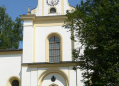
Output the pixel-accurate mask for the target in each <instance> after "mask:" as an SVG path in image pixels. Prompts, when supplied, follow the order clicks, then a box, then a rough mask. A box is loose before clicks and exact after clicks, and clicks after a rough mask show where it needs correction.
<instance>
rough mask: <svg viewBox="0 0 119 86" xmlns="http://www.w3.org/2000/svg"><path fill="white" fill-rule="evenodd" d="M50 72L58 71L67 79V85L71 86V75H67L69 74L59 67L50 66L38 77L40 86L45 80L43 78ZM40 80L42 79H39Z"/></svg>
mask: <svg viewBox="0 0 119 86" xmlns="http://www.w3.org/2000/svg"><path fill="white" fill-rule="evenodd" d="M50 73H58V74H60V75H61V76H62V77H63V78H64V80H65V83H66V86H69V77H68V76H67V74H66V73H65V72H64V71H62V70H61V69H59V68H49V69H47V70H45V71H43V72H42V73H41V74H40V76H39V77H38V86H42V82H43V79H44V78H45V77H46V76H47V75H48V74H50ZM39 80H40V81H39Z"/></svg>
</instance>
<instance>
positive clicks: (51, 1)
mask: <svg viewBox="0 0 119 86" xmlns="http://www.w3.org/2000/svg"><path fill="white" fill-rule="evenodd" d="M46 3H47V4H48V5H49V6H55V5H57V4H58V3H59V0H46Z"/></svg>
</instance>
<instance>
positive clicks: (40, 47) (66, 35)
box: [35, 26, 72, 62]
mask: <svg viewBox="0 0 119 86" xmlns="http://www.w3.org/2000/svg"><path fill="white" fill-rule="evenodd" d="M68 31H69V29H64V28H63V27H62V26H49V27H36V28H35V62H45V53H46V52H45V47H46V45H45V40H46V37H47V36H48V35H49V34H50V33H59V34H60V35H61V36H62V39H63V47H62V48H63V49H62V50H63V61H72V56H71V39H70V32H68ZM47 59H49V57H47Z"/></svg>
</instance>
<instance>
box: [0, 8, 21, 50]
mask: <svg viewBox="0 0 119 86" xmlns="http://www.w3.org/2000/svg"><path fill="white" fill-rule="evenodd" d="M20 41H22V23H21V19H20V18H19V17H17V18H16V20H15V21H13V20H12V18H11V17H9V15H8V14H7V13H6V8H5V7H4V6H2V7H0V49H18V48H19V42H20Z"/></svg>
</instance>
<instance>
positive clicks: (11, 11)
mask: <svg viewBox="0 0 119 86" xmlns="http://www.w3.org/2000/svg"><path fill="white" fill-rule="evenodd" d="M84 1H85V0H84ZM68 2H69V4H70V5H71V6H74V7H75V6H76V4H80V2H81V0H68ZM37 4H38V0H0V6H3V5H4V6H5V7H6V9H7V10H6V13H8V15H9V16H10V17H11V18H12V19H13V20H15V19H16V17H20V16H19V15H23V14H27V10H28V6H29V5H30V8H31V10H32V9H34V8H35V7H36V6H37ZM22 48H23V43H22V42H20V46H19V49H22Z"/></svg>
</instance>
